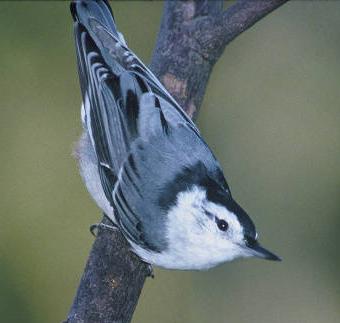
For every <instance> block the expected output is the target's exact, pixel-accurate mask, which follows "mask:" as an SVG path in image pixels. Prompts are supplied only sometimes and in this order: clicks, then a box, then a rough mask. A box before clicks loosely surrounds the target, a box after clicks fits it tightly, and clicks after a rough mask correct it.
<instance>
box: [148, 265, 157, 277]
mask: <svg viewBox="0 0 340 323" xmlns="http://www.w3.org/2000/svg"><path fill="white" fill-rule="evenodd" d="M146 265H147V270H148V277H151V278H152V279H154V278H155V272H154V271H153V267H152V265H151V264H148V263H146Z"/></svg>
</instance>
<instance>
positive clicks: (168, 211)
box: [70, 0, 281, 270]
mask: <svg viewBox="0 0 340 323" xmlns="http://www.w3.org/2000/svg"><path fill="white" fill-rule="evenodd" d="M70 9H71V14H72V17H73V20H74V37H75V47H76V57H77V62H78V74H79V80H80V87H81V93H82V100H83V102H82V105H81V119H82V125H83V134H82V135H81V138H80V140H79V143H78V146H77V148H76V156H77V159H78V163H79V170H80V174H81V176H82V178H83V181H84V183H85V186H86V187H87V190H88V191H89V193H90V195H91V196H92V198H93V199H94V201H95V202H96V204H97V205H98V206H99V208H100V209H101V210H102V211H103V213H104V214H105V215H106V216H107V217H108V218H109V219H110V220H111V222H112V224H113V226H114V227H117V228H118V229H119V230H120V231H121V232H122V234H123V235H124V237H125V238H126V239H127V241H128V242H129V244H130V246H131V251H132V252H134V253H135V254H137V255H138V256H139V257H140V258H141V259H142V260H143V261H145V262H146V263H148V264H150V265H155V266H158V267H163V268H167V269H179V270H207V269H210V268H212V267H215V266H217V265H220V264H222V263H225V262H227V261H231V260H233V259H236V258H244V257H259V258H263V259H267V260H274V261H278V260H281V259H280V258H279V257H278V256H276V255H275V254H274V253H272V252H270V251H268V250H267V249H265V248H264V247H262V246H261V245H260V243H259V242H258V234H257V232H256V228H255V225H254V223H253V221H252V220H251V218H250V217H249V215H248V214H247V212H246V211H245V210H244V209H243V208H242V207H241V206H240V205H239V204H238V203H237V202H236V201H235V199H234V198H233V196H232V194H231V190H230V187H229V186H228V184H227V181H226V179H225V177H224V174H223V170H222V167H221V165H220V164H219V162H218V161H217V159H216V157H215V156H214V154H213V152H212V151H211V150H210V148H209V147H208V145H207V143H206V142H205V140H204V139H203V138H202V135H201V133H200V131H199V130H198V128H197V127H196V125H195V124H194V122H193V121H192V120H191V119H190V118H189V116H188V115H187V114H186V113H185V112H184V110H183V109H182V108H181V107H180V106H179V104H178V103H177V102H176V101H175V99H174V98H173V97H172V96H171V95H170V94H169V92H168V91H167V90H166V88H165V87H164V86H163V85H162V83H161V82H160V81H159V80H158V79H157V77H156V76H155V75H154V74H153V73H152V72H151V71H150V70H149V69H148V68H147V67H146V66H145V65H144V64H143V63H142V61H141V60H140V59H139V58H138V57H137V56H136V55H135V54H134V53H133V52H132V51H131V50H130V49H129V47H128V46H127V44H126V42H125V39H124V37H123V35H122V34H121V33H120V32H119V31H118V29H117V27H116V23H115V20H114V16H113V13H112V9H111V7H110V5H109V3H108V1H106V0H91V1H89V0H76V1H72V2H71V5H70Z"/></svg>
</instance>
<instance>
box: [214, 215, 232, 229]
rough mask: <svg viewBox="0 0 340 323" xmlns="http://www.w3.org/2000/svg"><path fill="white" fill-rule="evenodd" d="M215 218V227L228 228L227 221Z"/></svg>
mask: <svg viewBox="0 0 340 323" xmlns="http://www.w3.org/2000/svg"><path fill="white" fill-rule="evenodd" d="M215 220H216V224H217V227H218V228H219V229H220V230H221V231H227V230H228V227H229V225H228V222H227V221H225V220H223V219H219V218H215Z"/></svg>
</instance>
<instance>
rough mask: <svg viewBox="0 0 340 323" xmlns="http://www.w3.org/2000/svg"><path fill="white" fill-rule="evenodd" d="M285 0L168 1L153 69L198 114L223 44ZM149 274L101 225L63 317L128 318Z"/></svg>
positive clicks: (75, 321)
mask: <svg viewBox="0 0 340 323" xmlns="http://www.w3.org/2000/svg"><path fill="white" fill-rule="evenodd" d="M286 1H287V0H263V1H262V0H257V1H254V0H239V1H237V2H236V3H235V4H234V5H232V6H231V7H229V8H228V9H227V10H226V11H224V12H223V11H222V8H223V1H222V0H215V1H211V0H187V1H166V2H165V4H164V11H163V17H162V22H161V27H160V31H159V34H158V37H157V43H156V47H155V50H154V53H153V56H152V62H151V69H152V70H153V72H154V73H155V74H156V76H158V77H159V79H160V80H161V81H162V82H163V84H164V85H165V86H166V88H167V89H168V90H169V92H170V93H171V94H172V95H173V96H174V97H175V99H176V100H177V101H178V102H179V103H180V105H181V106H182V107H183V108H184V110H185V111H186V112H187V113H188V115H189V116H190V117H192V118H195V117H196V116H197V114H198V111H199V107H200V105H201V103H202V99H203V95H204V93H205V89H206V86H207V83H208V79H209V76H210V73H211V71H212V68H213V66H214V64H215V62H216V61H217V60H218V58H219V57H220V56H221V54H222V52H223V50H224V48H225V46H226V45H227V44H228V43H229V42H230V41H232V40H233V39H234V38H235V37H236V36H238V35H239V34H240V33H242V32H243V31H245V30H246V29H248V28H249V27H251V26H252V25H253V24H254V23H256V22H257V21H258V20H260V19H261V18H263V17H264V16H265V15H267V14H268V13H269V12H271V11H272V10H274V9H276V8H277V7H279V6H280V5H282V4H283V3H284V2H286ZM102 222H103V223H105V224H110V223H109V221H108V220H107V219H105V218H104V219H103V220H102ZM148 274H149V269H148V266H147V265H146V264H145V263H144V262H143V261H141V260H140V259H139V258H138V257H137V256H136V255H134V254H133V253H132V252H130V250H129V245H128V243H127V241H126V240H125V239H124V237H123V236H122V234H121V233H120V232H119V231H113V232H112V231H109V230H102V229H99V232H98V235H97V238H96V240H95V242H94V244H93V247H92V250H91V253H90V256H89V259H88V261H87V264H86V267H85V271H84V273H83V276H82V279H81V281H80V284H79V287H78V291H77V294H76V297H75V299H74V302H73V304H72V307H71V309H70V312H69V314H68V318H67V320H66V321H65V322H68V323H71V322H72V323H80V322H82V323H84V322H85V323H90V322H91V323H96V322H98V323H99V322H101V323H102V322H115V323H127V322H130V321H131V318H132V315H133V312H134V310H135V307H136V305H137V302H138V298H139V295H140V293H141V290H142V288H143V284H144V281H145V279H146V277H147V276H148Z"/></svg>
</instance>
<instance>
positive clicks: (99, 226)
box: [90, 223, 118, 237]
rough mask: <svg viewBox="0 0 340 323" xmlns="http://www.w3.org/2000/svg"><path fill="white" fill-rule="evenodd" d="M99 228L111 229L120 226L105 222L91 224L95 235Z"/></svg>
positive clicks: (114, 229)
mask: <svg viewBox="0 0 340 323" xmlns="http://www.w3.org/2000/svg"><path fill="white" fill-rule="evenodd" d="M99 229H106V230H107V229H109V230H111V231H116V230H118V228H117V227H116V226H113V225H107V224H104V223H94V224H92V225H91V226H90V232H91V234H92V235H93V236H94V237H96V236H97V234H98V230H99Z"/></svg>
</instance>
